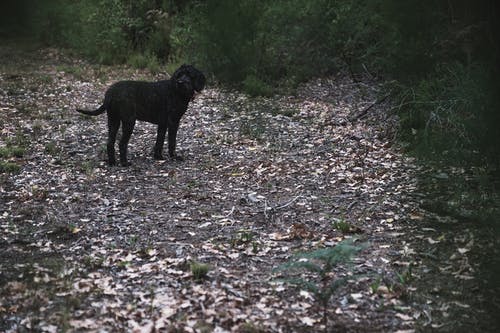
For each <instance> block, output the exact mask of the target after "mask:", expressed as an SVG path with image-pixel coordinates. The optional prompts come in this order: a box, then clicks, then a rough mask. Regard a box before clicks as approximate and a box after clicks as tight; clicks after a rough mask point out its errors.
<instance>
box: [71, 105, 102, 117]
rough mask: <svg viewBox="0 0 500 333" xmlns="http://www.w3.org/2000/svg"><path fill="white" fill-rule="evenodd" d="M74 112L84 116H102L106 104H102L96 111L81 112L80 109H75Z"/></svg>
mask: <svg viewBox="0 0 500 333" xmlns="http://www.w3.org/2000/svg"><path fill="white" fill-rule="evenodd" d="M76 111H78V112H80V113H83V114H86V115H88V116H98V115H100V114H103V113H104V112H105V111H106V104H103V105H101V106H100V107H99V109H97V110H81V109H76Z"/></svg>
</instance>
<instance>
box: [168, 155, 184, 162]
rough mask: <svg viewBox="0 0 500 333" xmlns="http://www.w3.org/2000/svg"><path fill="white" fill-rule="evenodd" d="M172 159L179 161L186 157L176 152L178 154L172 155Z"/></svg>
mask: <svg viewBox="0 0 500 333" xmlns="http://www.w3.org/2000/svg"><path fill="white" fill-rule="evenodd" d="M170 159H171V160H172V161H178V162H182V161H184V157H183V156H181V155H177V154H176V155H173V156H170Z"/></svg>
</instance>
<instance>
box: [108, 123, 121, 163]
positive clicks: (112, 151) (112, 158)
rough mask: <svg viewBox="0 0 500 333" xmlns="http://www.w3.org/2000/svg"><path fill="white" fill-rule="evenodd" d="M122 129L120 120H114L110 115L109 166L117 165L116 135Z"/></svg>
mask: <svg viewBox="0 0 500 333" xmlns="http://www.w3.org/2000/svg"><path fill="white" fill-rule="evenodd" d="M119 128H120V119H114V118H113V117H111V116H110V115H109V114H108V143H107V146H106V148H107V153H108V164H109V165H116V159H115V141H116V134H117V133H118V129H119Z"/></svg>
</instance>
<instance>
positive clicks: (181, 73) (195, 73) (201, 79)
mask: <svg viewBox="0 0 500 333" xmlns="http://www.w3.org/2000/svg"><path fill="white" fill-rule="evenodd" d="M186 76H187V77H188V78H189V79H190V80H191V84H192V87H193V89H194V90H195V91H196V92H201V91H202V90H203V88H205V82H206V79H205V75H203V73H202V72H201V71H199V70H197V69H196V68H194V66H192V65H182V66H181V67H179V68H177V70H176V71H175V72H174V74H172V79H173V80H176V81H178V80H179V79H181V78H183V77H186Z"/></svg>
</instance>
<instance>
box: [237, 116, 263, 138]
mask: <svg viewBox="0 0 500 333" xmlns="http://www.w3.org/2000/svg"><path fill="white" fill-rule="evenodd" d="M239 132H240V135H242V136H246V137H249V138H251V139H254V140H257V141H261V140H262V139H263V137H264V134H265V133H266V125H265V123H264V119H263V117H262V115H261V114H260V113H258V114H257V115H256V116H255V117H253V118H248V119H242V121H241V123H240V129H239Z"/></svg>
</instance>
